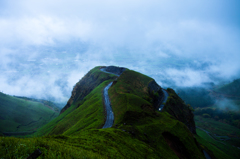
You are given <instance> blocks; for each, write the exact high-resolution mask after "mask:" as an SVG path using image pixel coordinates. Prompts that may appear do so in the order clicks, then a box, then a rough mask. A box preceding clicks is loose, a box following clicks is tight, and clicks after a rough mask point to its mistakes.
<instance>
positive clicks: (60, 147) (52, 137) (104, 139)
mask: <svg viewBox="0 0 240 159" xmlns="http://www.w3.org/2000/svg"><path fill="white" fill-rule="evenodd" d="M100 68H101V67H95V68H93V69H92V70H90V71H89V72H88V73H87V74H86V75H85V77H83V78H82V79H81V80H80V81H79V82H78V83H77V84H76V85H75V87H74V89H73V92H72V96H71V98H70V99H69V101H68V104H67V105H66V106H65V107H64V110H63V111H61V114H60V115H59V116H58V117H56V118H55V119H54V120H52V121H51V122H49V123H48V124H46V125H44V126H43V127H42V128H40V129H38V130H37V132H36V133H35V134H34V136H35V137H30V138H26V139H21V138H13V137H7V138H6V137H0V156H3V158H26V157H27V156H28V155H29V154H31V153H32V152H33V151H34V150H36V149H37V148H38V149H40V150H41V151H42V155H41V156H40V157H39V158H176V159H177V158H194V159H198V158H199V159H201V158H205V157H204V154H203V151H202V147H204V146H200V144H199V143H198V142H197V140H196V138H195V136H196V135H194V134H193V133H192V129H193V128H194V129H195V126H194V125H193V124H194V121H193V114H192V112H191V108H190V107H189V106H187V105H185V104H184V102H183V101H182V100H181V99H180V98H179V97H178V95H177V94H176V93H175V92H174V91H173V90H172V89H168V90H167V91H168V93H169V99H168V100H167V102H166V105H165V108H164V109H163V111H162V112H159V111H156V108H155V107H154V101H155V100H154V99H155V98H156V97H161V95H162V94H161V93H160V92H154V91H151V90H150V89H149V83H151V82H152V81H153V79H152V78H150V77H148V76H145V75H143V74H140V73H138V72H135V71H132V70H128V69H126V70H125V71H124V72H123V73H122V74H121V75H120V77H119V78H118V79H116V76H115V75H112V74H109V73H105V72H102V71H100ZM111 81H113V85H112V86H111V88H110V89H109V97H110V101H111V105H112V109H113V112H114V117H115V120H114V125H113V127H112V128H106V129H101V128H102V126H103V124H104V122H105V111H104V104H103V94H102V92H103V89H104V87H105V86H107V85H108V84H109V83H110V82H111ZM177 107H179V108H181V109H179V108H177ZM175 108H176V109H175ZM198 138H199V140H201V139H202V138H201V137H198ZM206 151H207V152H208V153H209V154H210V155H212V156H214V155H213V153H212V152H211V149H206Z"/></svg>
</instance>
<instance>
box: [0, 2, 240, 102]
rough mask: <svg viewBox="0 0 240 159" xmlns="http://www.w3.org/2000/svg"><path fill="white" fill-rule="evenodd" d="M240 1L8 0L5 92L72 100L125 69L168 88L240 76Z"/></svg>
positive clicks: (0, 61) (1, 47)
mask: <svg viewBox="0 0 240 159" xmlns="http://www.w3.org/2000/svg"><path fill="white" fill-rule="evenodd" d="M238 6H240V2H238V1H237V0H228V1H219V0H212V1H207V0H197V1H194V2H193V1H189V0H183V1H182V2H181V3H179V2H178V1H177V0H172V1H167V0H161V1H157V0H150V1H143V0H138V1H136V0H130V1H129V0H128V1H127V0H121V1H120V0H115V1H108V0H102V1H96V0H90V1H77V0H69V1H63V0H58V1H57V0H51V1H46V0H36V1H30V0H22V1H19V2H16V1H13V0H8V1H6V0H3V1H1V2H0V71H1V73H0V91H1V92H3V93H5V94H10V95H17V96H27V97H34V98H38V99H48V100H52V101H56V102H66V101H67V100H68V99H69V97H70V96H71V91H72V88H73V86H74V85H75V84H76V83H77V82H78V81H79V80H80V79H81V78H82V77H83V76H84V75H85V74H86V73H87V72H88V71H89V70H90V69H92V68H94V67H95V66H109V65H115V66H121V67H126V68H129V69H133V70H136V71H138V72H141V73H143V74H146V75H148V76H150V77H152V78H154V79H155V80H156V81H157V83H158V84H159V85H161V86H162V87H164V88H167V87H172V88H177V87H208V84H207V83H214V84H215V85H216V84H222V83H229V82H232V81H233V80H234V79H237V78H240V63H239V59H240V52H239V51H240V45H239V42H240V12H239V7H238Z"/></svg>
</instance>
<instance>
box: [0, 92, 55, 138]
mask: <svg viewBox="0 0 240 159" xmlns="http://www.w3.org/2000/svg"><path fill="white" fill-rule="evenodd" d="M47 104H48V103H45V105H44V104H43V103H40V102H37V101H33V100H30V99H29V98H16V97H12V96H9V95H6V94H3V93H0V133H2V134H5V135H9V136H16V135H26V134H29V133H33V132H34V131H36V129H38V128H40V127H42V126H43V125H45V124H47V123H48V122H49V121H51V120H52V119H54V118H55V117H57V116H58V114H59V111H58V110H57V108H56V107H53V106H52V105H47ZM54 108H56V109H54Z"/></svg>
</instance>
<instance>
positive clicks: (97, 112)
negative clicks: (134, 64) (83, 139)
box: [34, 67, 116, 136]
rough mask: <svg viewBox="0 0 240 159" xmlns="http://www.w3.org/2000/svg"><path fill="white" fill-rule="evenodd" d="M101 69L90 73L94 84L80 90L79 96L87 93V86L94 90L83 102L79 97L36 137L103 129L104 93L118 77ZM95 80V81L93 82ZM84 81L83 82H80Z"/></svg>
mask: <svg viewBox="0 0 240 159" xmlns="http://www.w3.org/2000/svg"><path fill="white" fill-rule="evenodd" d="M99 68H100V67H95V68H94V69H92V70H91V71H89V73H88V74H87V76H89V77H91V80H90V81H92V83H87V84H86V85H84V87H81V88H78V89H79V90H80V92H78V94H83V93H81V92H86V91H87V90H85V89H87V86H88V87H91V88H93V90H92V91H91V92H90V93H89V94H87V95H86V96H85V97H84V98H83V99H82V100H80V99H79V98H78V97H77V100H75V102H72V104H71V106H70V107H68V108H67V109H65V111H62V113H61V114H60V115H59V116H58V117H57V118H55V119H54V120H52V121H51V122H49V123H48V124H46V125H44V126H43V127H42V128H40V129H39V130H38V131H37V132H36V133H35V134H34V135H35V136H41V135H46V134H66V135H71V134H74V133H76V132H78V131H80V130H81V129H90V128H101V126H102V125H103V124H104V120H105V116H104V106H103V100H102V99H103V98H102V91H103V89H104V87H105V86H106V85H107V84H108V83H110V82H111V81H113V79H115V78H116V76H114V75H111V74H108V73H104V72H102V71H100V70H99ZM84 78H86V77H84ZM94 79H95V81H93V80H94ZM82 81H83V80H81V81H80V82H82ZM86 81H88V79H86ZM101 81H103V82H101ZM84 83H85V82H84ZM97 84H98V85H97ZM76 85H80V84H76ZM96 85H97V86H96Z"/></svg>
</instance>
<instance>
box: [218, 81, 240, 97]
mask: <svg viewBox="0 0 240 159" xmlns="http://www.w3.org/2000/svg"><path fill="white" fill-rule="evenodd" d="M215 91H216V92H218V93H222V94H224V95H226V96H227V97H239V98H240V79H236V80H234V81H233V82H231V83H229V84H226V85H223V86H221V87H218V88H216V89H215Z"/></svg>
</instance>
